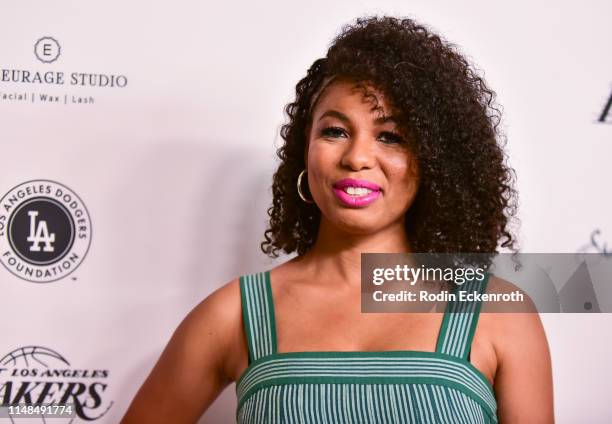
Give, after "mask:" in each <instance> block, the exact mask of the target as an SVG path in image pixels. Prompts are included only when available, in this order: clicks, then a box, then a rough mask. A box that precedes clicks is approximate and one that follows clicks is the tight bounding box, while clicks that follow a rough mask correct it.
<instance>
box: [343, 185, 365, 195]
mask: <svg viewBox="0 0 612 424" xmlns="http://www.w3.org/2000/svg"><path fill="white" fill-rule="evenodd" d="M344 191H345V192H346V193H347V194H350V195H351V196H363V195H365V194H368V193H371V192H372V190H370V189H369V188H365V187H345V188H344Z"/></svg>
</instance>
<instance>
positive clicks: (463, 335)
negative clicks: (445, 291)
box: [436, 272, 489, 361]
mask: <svg viewBox="0 0 612 424" xmlns="http://www.w3.org/2000/svg"><path fill="white" fill-rule="evenodd" d="M488 281H489V273H488V272H485V274H484V278H482V279H480V280H479V279H477V277H476V276H475V277H474V278H473V279H472V280H468V281H466V282H465V283H464V284H461V285H458V284H453V286H454V287H453V292H452V293H453V294H454V295H455V296H453V297H451V300H449V302H448V303H447V305H446V310H445V311H444V317H443V318H442V326H441V328H440V333H439V334H438V343H437V346H436V352H438V353H445V354H447V355H452V356H456V357H458V358H461V359H465V360H468V361H469V358H470V356H469V355H470V349H471V347H472V340H473V338H474V332H475V331H476V324H478V317H479V315H480V308H481V300H480V299H476V300H471V301H467V300H466V301H460V300H459V295H460V292H465V293H466V294H472V293H473V292H477V293H485V292H486V289H487V282H488Z"/></svg>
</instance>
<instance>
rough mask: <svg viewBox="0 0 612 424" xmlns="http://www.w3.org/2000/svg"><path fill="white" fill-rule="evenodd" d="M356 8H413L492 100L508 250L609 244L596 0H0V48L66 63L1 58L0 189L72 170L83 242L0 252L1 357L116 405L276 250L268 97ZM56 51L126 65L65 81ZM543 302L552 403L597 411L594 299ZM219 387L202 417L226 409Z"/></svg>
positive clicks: (590, 415) (600, 325) (593, 418)
mask: <svg viewBox="0 0 612 424" xmlns="http://www.w3.org/2000/svg"><path fill="white" fill-rule="evenodd" d="M367 13H381V14H383V13H384V14H393V15H406V16H410V17H413V18H415V19H417V20H419V21H421V22H422V23H424V24H426V25H428V26H429V27H431V28H432V29H434V30H436V31H438V32H439V33H440V34H441V35H443V36H444V37H445V38H447V39H449V40H450V41H452V42H454V43H455V44H458V45H459V46H460V47H461V49H462V51H463V52H464V53H465V54H466V55H467V56H468V57H469V58H470V59H471V60H472V61H473V62H474V63H475V65H476V66H477V67H478V68H479V69H481V70H484V75H485V78H486V80H487V82H488V83H489V85H490V86H491V87H492V88H493V89H494V90H495V91H496V92H497V94H498V102H499V103H500V104H501V105H503V108H504V117H505V120H504V128H505V131H506V133H507V136H508V152H509V154H510V164H511V165H512V166H513V167H514V168H515V169H516V171H517V175H518V186H517V188H518V190H519V195H520V219H521V228H520V233H519V235H520V241H521V247H522V251H524V252H575V251H577V250H578V249H580V248H581V247H583V246H584V245H585V244H587V245H590V244H592V243H591V235H592V233H593V231H595V230H599V231H600V233H599V235H598V239H597V240H598V246H599V250H601V249H603V248H602V246H604V244H605V243H606V241H607V242H608V243H609V244H610V245H611V246H612V222H611V221H610V216H611V211H612V200H610V196H609V192H610V190H609V184H610V183H609V178H608V177H609V171H607V169H606V168H608V165H609V161H610V157H611V155H612V125H610V123H612V111H611V112H610V114H609V115H608V116H607V119H604V122H599V121H598V118H599V117H600V115H601V114H602V111H603V110H604V108H605V105H606V102H608V99H609V98H610V96H611V95H612V56H610V54H609V50H610V47H609V46H610V39H611V35H612V30H611V27H610V16H612V3H610V2H608V1H586V2H565V3H560V2H553V1H540V2H527V1H515V2H506V3H499V2H490V1H484V0H477V1H467V2H460V3H459V2H452V1H450V0H444V1H438V2H428V1H420V0H419V1H396V2H395V1H378V2H376V3H369V2H363V1H360V2H355V1H336V2H332V3H329V2H323V1H319V0H317V1H311V2H287V1H274V2H246V1H245V2H241V3H233V4H232V3H229V2H228V3H222V2H202V1H191V0H190V1H183V2H180V3H176V2H159V1H143V0H138V1H132V2H120V1H115V0H113V1H105V2H71V1H66V0H58V1H54V2H44V3H43V2H34V1H20V2H8V1H3V2H2V3H0V22H1V24H0V69H1V70H4V69H6V70H29V71H30V72H31V73H34V72H36V71H40V72H41V73H43V72H47V71H53V72H63V73H64V74H65V77H64V78H65V83H64V84H63V85H55V84H52V83H23V82H10V81H6V80H5V81H3V80H2V74H0V158H1V161H0V197H4V196H6V195H10V194H11V193H12V189H13V188H14V187H16V186H19V185H21V184H23V183H26V182H29V181H32V180H49V181H51V182H52V183H45V184H49V185H53V188H54V189H57V188H58V187H60V188H61V187H65V190H71V191H72V192H73V193H74V194H75V195H77V196H78V197H79V198H80V202H81V203H82V205H84V206H85V208H86V210H87V212H88V213H87V215H88V219H89V221H88V222H87V225H86V226H87V228H86V229H83V237H84V239H86V240H88V242H89V243H90V244H89V245H88V247H87V249H85V247H83V251H82V252H81V258H80V262H79V263H78V264H77V265H76V266H74V265H73V268H72V269H71V270H72V272H71V273H70V274H69V275H67V276H65V277H64V278H61V279H59V280H56V281H52V282H38V283H36V282H31V281H27V279H26V278H25V276H24V275H22V274H19V271H18V270H17V269H16V268H11V265H10V264H8V265H7V266H5V267H0V299H1V308H0V334H1V336H0V337H1V339H0V358H2V357H5V358H7V357H6V356H5V355H9V359H10V354H11V352H13V356H16V355H17V353H19V352H17V353H15V352H14V351H15V350H18V349H20V348H22V347H27V346H37V347H38V348H39V350H38V351H39V352H42V348H45V349H49V352H55V354H57V355H56V356H55V357H53V358H52V359H50V360H51V362H52V361H59V362H58V363H61V362H63V363H64V368H66V367H68V366H67V365H65V364H69V367H68V368H70V369H72V370H77V371H78V370H80V372H85V371H87V372H89V374H85V375H81V376H80V377H74V376H59V377H57V379H56V381H57V382H64V383H70V382H73V383H75V384H76V383H79V382H81V384H84V385H85V387H88V389H89V390H91V389H92V387H93V390H94V391H97V393H99V394H100V395H99V398H100V399H99V402H98V404H96V405H93V404H92V405H90V406H92V408H91V409H89V410H87V412H86V413H87V414H88V416H98V415H100V414H102V413H105V415H104V416H103V417H102V418H100V419H99V420H98V421H99V422H108V423H113V422H118V420H119V419H120V417H121V416H122V415H123V413H124V412H125V410H126V408H127V406H128V404H129V402H130V401H131V399H132V397H133V395H134V394H135V392H136V390H137V389H138V387H139V386H140V385H141V384H142V382H143V380H144V378H145V377H146V376H147V374H148V373H149V371H150V369H151V368H152V366H153V364H154V363H155V361H156V360H157V358H158V356H159V354H160V353H161V350H162V349H163V347H164V345H165V344H166V342H167V341H168V339H169V337H170V335H171V334H172V331H173V330H174V329H175V328H176V326H177V325H178V323H179V322H180V321H181V320H182V318H183V317H184V316H185V314H186V313H187V312H188V311H189V310H190V309H191V308H192V307H193V306H195V305H196V304H197V303H198V302H199V301H200V300H202V299H203V298H204V297H205V296H207V295H208V294H209V293H210V292H212V291H213V290H214V289H215V288H217V287H218V286H220V285H221V284H223V283H224V282H227V281H229V280H230V279H232V278H234V277H236V276H238V275H241V274H245V273H248V272H255V271H259V270H263V269H265V268H268V267H270V266H272V264H273V261H271V260H270V259H268V258H266V257H265V256H264V255H263V254H262V253H261V252H260V250H259V243H260V241H261V240H262V237H263V231H264V229H265V217H266V214H265V210H266V208H267V207H268V206H269V204H270V201H271V193H270V191H269V186H270V184H271V177H272V173H273V171H274V170H275V166H276V165H277V162H276V159H275V149H276V148H277V147H278V146H279V145H280V137H279V135H278V129H279V126H280V124H282V123H283V121H284V115H283V106H284V105H285V104H286V103H287V102H289V101H291V100H292V98H293V93H294V86H295V84H296V83H297V81H298V80H299V79H300V78H302V77H303V75H304V74H305V72H306V69H307V68H308V66H309V65H310V64H311V63H312V62H313V61H314V60H315V59H316V58H318V57H321V56H323V55H324V54H325V51H326V49H327V46H328V45H329V43H330V41H331V39H332V37H333V36H334V35H335V34H336V33H337V32H338V31H339V29H340V27H341V26H342V25H343V24H346V23H349V22H351V21H352V20H353V19H354V18H355V17H357V16H360V15H364V14H367ZM42 37H52V38H53V39H54V40H55V41H56V42H57V45H53V46H52V47H51V48H50V50H49V51H42V52H41V51H38V53H39V56H41V57H42V58H43V59H44V57H45V56H44V55H45V54H48V55H51V56H53V54H54V50H53V49H55V48H57V46H59V56H58V57H57V59H56V60H54V61H53V62H52V63H44V62H42V61H41V60H40V59H39V58H37V55H36V54H35V44H36V42H37V41H38V40H39V39H41V38H42ZM39 47H40V46H39ZM73 73H76V74H80V73H85V74H103V75H107V76H118V75H121V76H123V77H125V80H126V81H127V84H126V85H125V86H124V87H99V86H80V85H71V84H70V82H71V75H72V74H73ZM77 77H78V76H77ZM7 78H8V77H7ZM5 79H6V78H5ZM9 80H10V78H9ZM43 94H47V95H52V96H58V100H59V102H58V103H48V102H43V101H41V99H40V96H41V95H43ZM20 95H23V97H24V99H25V100H18V98H19V96H20ZM32 95H33V96H34V101H32V100H31V97H32ZM73 97H74V98H75V100H78V98H81V99H82V100H83V99H85V100H87V101H88V103H80V104H79V103H72V99H73ZM64 102H66V103H64ZM26 186H27V184H26ZM67 207H68V206H67ZM2 214H6V211H5V210H0V216H1V215H2ZM7 216H8V215H7ZM1 224H2V222H1V221H0V225H1ZM0 230H2V227H1V226H0ZM0 237H1V236H0ZM597 249H598V248H596V247H594V246H593V247H592V249H591V250H592V251H596V250H597ZM611 249H612V248H611ZM4 254H5V249H4V248H2V251H0V258H4V261H3V264H5V262H6V263H8V260H9V257H8V256H3V255H4ZM286 259H288V258H287V257H284V258H280V259H279V260H277V261H275V262H281V261H284V260H286ZM43 280H44V278H43ZM542 320H543V322H544V325H545V328H546V331H547V336H548V339H549V344H550V346H551V351H552V361H553V373H554V383H555V386H554V390H555V393H554V394H555V411H556V418H557V422H559V423H576V422H589V423H605V422H612V407H611V406H610V405H609V399H608V398H609V393H610V392H612V378H611V377H612V365H610V357H611V353H612V342H611V341H610V340H609V334H610V326H611V324H612V318H611V317H610V315H607V314H593V315H578V314H572V315H553V314H543V315H542ZM26 351H27V349H26ZM49 352H47V353H49ZM58 356H59V357H58ZM28 357H29V358H30V359H37V358H38V359H40V358H42V356H41V355H39V356H37V355H36V353H34V354H29V355H22V357H21V359H20V360H23V361H26V359H27V358H28ZM45 357H46V358H51V357H50V356H48V355H47V356H45ZM18 361H19V360H17V362H14V363H13V362H11V363H9V362H10V361H9V362H5V363H4V364H3V363H0V384H4V383H5V382H7V381H13V383H14V384H15V385H17V384H18V383H19V384H23V382H24V381H26V380H28V376H27V375H26V376H12V375H11V374H10V372H11V370H12V369H14V368H16V367H18V365H15V364H16V363H18ZM29 366H30V367H32V363H29ZM47 366H48V364H47ZM36 367H38V368H39V369H44V368H45V365H41V363H38V364H37V365H36ZM3 368H4V370H2V369H3ZM94 371H97V372H95V373H94ZM13 372H14V371H13ZM30 380H32V379H31V378H30ZM34 380H35V379H34ZM578 382H579V384H577V383H578ZM5 387H6V386H5ZM75 387H78V384H77V386H75ZM74 390H78V388H77V389H74ZM234 390H235V385H234V384H232V385H231V386H229V387H228V388H227V389H226V390H225V391H224V392H223V394H222V395H221V396H220V397H219V399H218V400H217V401H216V402H215V403H214V404H213V405H212V407H211V408H210V409H209V411H208V412H207V413H206V414H205V415H204V416H203V417H202V420H201V422H202V423H225V422H228V423H229V422H233V421H234V412H235V411H234V408H235V406H236V399H235V392H234ZM0 400H1V392H0ZM107 408H108V411H106V410H107ZM105 411H106V412H105ZM0 421H1V420H0ZM5 421H6V420H5ZM76 421H79V420H76ZM24 422H25V421H24Z"/></svg>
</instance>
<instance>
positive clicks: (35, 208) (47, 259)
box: [0, 180, 91, 283]
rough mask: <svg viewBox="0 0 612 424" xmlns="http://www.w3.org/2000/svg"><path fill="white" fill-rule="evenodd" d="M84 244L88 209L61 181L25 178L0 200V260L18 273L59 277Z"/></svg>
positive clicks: (74, 263)
mask: <svg viewBox="0 0 612 424" xmlns="http://www.w3.org/2000/svg"><path fill="white" fill-rule="evenodd" d="M90 244H91V221H90V218H89V212H88V211H87V208H86V207H85V204H84V203H83V201H82V200H81V199H80V198H79V196H77V195H76V193H74V192H73V191H72V190H71V189H69V188H68V187H66V186H65V185H63V184H59V183H57V182H54V181H50V180H34V181H28V182H25V183H22V184H20V185H18V186H16V187H14V188H12V189H11V190H10V191H9V192H8V193H6V194H5V195H4V197H2V199H0V262H1V263H2V265H4V267H5V268H6V269H8V270H9V271H10V272H12V273H13V274H15V275H16V276H18V277H19V278H22V279H24V280H27V281H32V282H35V283H49V282H51V281H56V280H59V279H62V278H64V277H66V276H68V275H69V274H70V273H72V272H74V270H75V269H76V268H77V267H78V266H79V265H80V264H81V262H82V261H83V259H84V258H85V255H86V254H87V251H88V250H89V245H90Z"/></svg>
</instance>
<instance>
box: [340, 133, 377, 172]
mask: <svg viewBox="0 0 612 424" xmlns="http://www.w3.org/2000/svg"><path fill="white" fill-rule="evenodd" d="M374 145H375V144H374V142H373V140H372V139H371V136H369V135H366V134H363V135H358V136H355V137H351V138H350V139H349V142H348V143H346V149H345V150H344V152H343V153H342V161H341V163H342V165H343V166H346V167H349V168H352V169H354V170H356V171H357V170H360V169H362V168H370V167H372V165H373V162H374V160H375V153H374Z"/></svg>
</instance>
